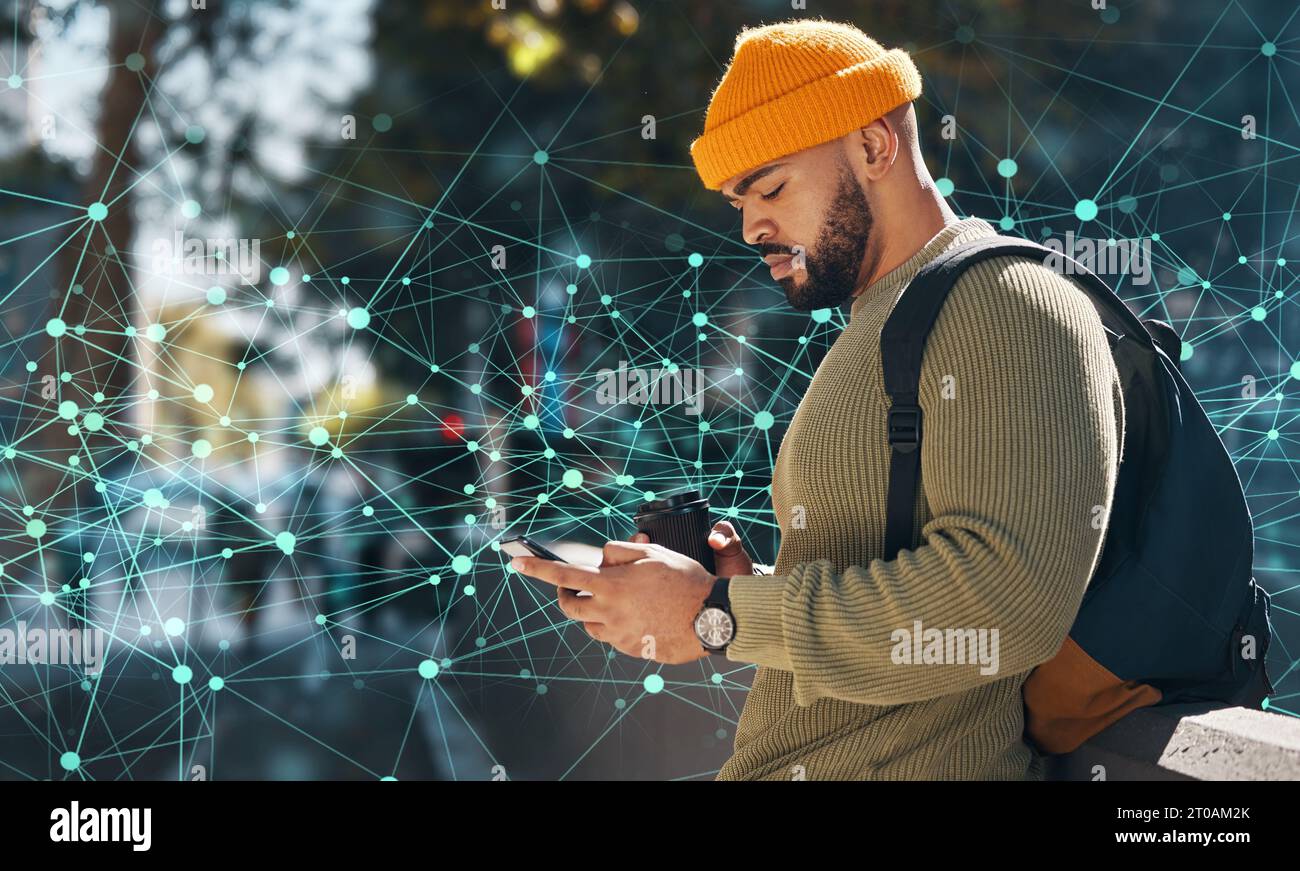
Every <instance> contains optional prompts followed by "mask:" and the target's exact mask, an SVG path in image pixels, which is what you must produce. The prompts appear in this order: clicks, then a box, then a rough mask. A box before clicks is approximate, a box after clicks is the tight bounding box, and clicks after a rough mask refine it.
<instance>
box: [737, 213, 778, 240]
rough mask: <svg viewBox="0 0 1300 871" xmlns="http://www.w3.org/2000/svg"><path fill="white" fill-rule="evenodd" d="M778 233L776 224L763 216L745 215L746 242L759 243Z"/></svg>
mask: <svg viewBox="0 0 1300 871" xmlns="http://www.w3.org/2000/svg"><path fill="white" fill-rule="evenodd" d="M775 235H776V224H775V223H773V222H772V221H771V220H770V219H768V218H765V217H762V216H753V217H750V216H749V215H746V216H745V230H744V236H745V242H746V243H748V244H750V245H758V244H761V243H762V242H765V241H767V240H768V239H771V238H772V237H773V236H775Z"/></svg>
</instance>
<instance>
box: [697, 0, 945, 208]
mask: <svg viewBox="0 0 1300 871" xmlns="http://www.w3.org/2000/svg"><path fill="white" fill-rule="evenodd" d="M920 95H921V75H920V73H918V72H917V71H916V66H915V65H914V64H913V63H912V59H911V58H910V57H909V56H908V55H907V53H906V52H904V51H902V50H900V49H897V48H895V49H891V50H889V51H886V50H885V49H884V48H883V47H881V45H880V43H878V42H876V41H875V40H874V39H871V38H870V37H868V36H867V35H866V34H864V33H863V32H862V31H860V30H858V29H857V28H856V27H853V26H852V25H850V24H840V23H838V22H835V21H824V20H821V19H805V20H799V21H787V22H783V23H781V24H769V25H767V26H765V27H751V28H746V29H745V30H742V31H741V32H740V35H739V36H737V37H736V45H735V50H734V53H733V55H732V58H731V64H730V65H729V66H728V67H727V71H726V73H724V74H723V76H722V81H720V82H718V86H717V88H715V89H714V91H713V97H712V98H711V99H710V101H709V109H708V112H707V114H706V115H705V118H704V135H702V136H700V137H699V138H698V139H696V140H695V141H694V142H692V143H691V158H692V159H693V160H694V161H695V168H696V170H697V171H698V172H699V174H700V179H701V180H702V181H703V182H704V186H705V187H706V188H708V189H709V190H715V191H716V190H720V189H721V188H722V183H723V182H724V181H726V180H727V179H729V178H731V177H732V176H733V175H736V174H737V173H740V172H744V171H745V170H747V169H752V168H754V167H756V166H759V165H760V164H763V163H766V162H768V161H769V160H774V159H775V158H778V157H782V156H784V155H787V154H792V153H794V152H796V151H802V150H803V149H805V148H811V147H812V146H814V145H820V144H821V143H823V142H829V141H830V140H832V139H835V138H837V137H839V136H843V135H844V134H846V133H848V132H849V131H850V130H856V129H857V128H859V127H863V126H865V125H867V124H869V123H871V122H872V121H874V120H876V119H877V118H879V117H880V116H881V115H884V114H885V113H886V112H888V111H889V110H890V109H893V108H895V107H897V106H901V105H902V104H903V103H907V102H910V101H912V100H915V99H916V98H917V97H919V96H920Z"/></svg>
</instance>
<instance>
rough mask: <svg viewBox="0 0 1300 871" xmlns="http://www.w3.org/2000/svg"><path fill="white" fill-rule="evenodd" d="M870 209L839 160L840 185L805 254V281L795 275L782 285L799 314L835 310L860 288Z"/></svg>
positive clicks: (842, 162) (855, 183) (846, 167)
mask: <svg viewBox="0 0 1300 871" xmlns="http://www.w3.org/2000/svg"><path fill="white" fill-rule="evenodd" d="M871 223H872V217H871V207H870V206H869V205H867V198H866V196H865V195H864V194H863V193H862V188H861V187H860V186H859V185H858V181H857V179H855V178H854V177H853V173H852V172H851V171H850V169H849V167H848V165H847V164H846V163H845V161H843V160H841V161H840V179H839V186H838V187H837V188H836V191H835V197H834V198H833V199H832V200H831V204H830V207H829V208H828V209H827V210H826V223H825V224H823V225H822V229H821V234H820V235H819V236H818V237H817V244H816V245H815V246H813V248H812V250H811V251H808V252H805V254H804V260H805V264H804V265H805V268H806V272H805V275H804V279H803V282H802V283H800V284H795V274H793V273H792V274H790V275H787V276H786V277H785V278H782V279H781V280H780V282H779V284H780V285H781V289H782V290H784V291H785V298H786V299H787V300H789V302H790V305H791V306H792V307H793V308H795V309H796V310H798V311H813V310H814V309H819V308H835V307H836V306H839V305H841V304H843V303H844V301H845V300H847V299H849V298H850V297H852V296H853V292H854V291H855V290H857V289H858V287H857V286H858V271H859V270H860V269H861V268H862V259H863V257H864V256H865V255H866V251H867V237H868V236H869V235H870V234H871Z"/></svg>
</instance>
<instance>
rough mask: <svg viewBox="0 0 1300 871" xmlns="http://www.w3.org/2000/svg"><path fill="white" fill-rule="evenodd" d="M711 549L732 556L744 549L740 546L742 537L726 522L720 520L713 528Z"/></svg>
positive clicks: (710, 536) (710, 541)
mask: <svg viewBox="0 0 1300 871" xmlns="http://www.w3.org/2000/svg"><path fill="white" fill-rule="evenodd" d="M709 547H711V548H713V549H714V550H716V551H717V552H718V553H720V554H723V555H730V554H733V553H736V552H738V551H740V550H741V549H742V547H741V544H740V535H739V534H738V533H737V532H736V530H735V529H734V528H733V527H732V525H731V524H730V523H728V522H727V521H725V520H720V521H718V522H717V523H716V524H714V526H713V531H712V532H710V533H709Z"/></svg>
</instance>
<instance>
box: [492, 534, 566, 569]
mask: <svg viewBox="0 0 1300 871" xmlns="http://www.w3.org/2000/svg"><path fill="white" fill-rule="evenodd" d="M501 550H502V552H504V553H507V554H509V555H510V556H511V557H517V556H536V557H541V558H542V559H548V560H551V561H552V562H557V563H562V562H564V560H562V559H560V558H559V557H558V556H556V555H555V554H554V553H552V552H551V551H549V550H547V549H546V548H545V547H543V546H542V545H540V544H538V543H537V542H535V541H533V540H532V539H531V538H529V537H528V536H526V535H519V536H516V537H514V538H511V539H507V540H506V541H503V542H501Z"/></svg>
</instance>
